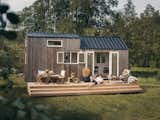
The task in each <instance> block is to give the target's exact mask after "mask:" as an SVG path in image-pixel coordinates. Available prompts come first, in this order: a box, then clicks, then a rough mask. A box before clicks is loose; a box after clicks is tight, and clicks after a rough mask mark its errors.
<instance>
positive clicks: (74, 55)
mask: <svg viewBox="0 0 160 120" xmlns="http://www.w3.org/2000/svg"><path fill="white" fill-rule="evenodd" d="M71 63H77V53H71Z"/></svg>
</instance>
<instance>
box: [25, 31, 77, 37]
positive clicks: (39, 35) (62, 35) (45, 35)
mask: <svg viewBox="0 0 160 120" xmlns="http://www.w3.org/2000/svg"><path fill="white" fill-rule="evenodd" d="M27 36H28V37H35V38H37V37H38V38H39V37H41V38H79V35H76V34H67V33H44V32H28V33H27Z"/></svg>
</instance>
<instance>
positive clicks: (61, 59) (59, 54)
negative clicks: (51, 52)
mask: <svg viewBox="0 0 160 120" xmlns="http://www.w3.org/2000/svg"><path fill="white" fill-rule="evenodd" d="M58 62H59V63H63V53H58Z"/></svg>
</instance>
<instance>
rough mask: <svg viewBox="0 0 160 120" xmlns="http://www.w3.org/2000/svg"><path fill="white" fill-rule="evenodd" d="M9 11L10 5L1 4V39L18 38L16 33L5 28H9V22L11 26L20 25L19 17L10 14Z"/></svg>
mask: <svg viewBox="0 0 160 120" xmlns="http://www.w3.org/2000/svg"><path fill="white" fill-rule="evenodd" d="M8 10H9V6H8V5H6V4H0V37H2V36H4V37H6V38H8V39H15V38H16V37H17V35H16V32H15V31H11V30H10V31H8V30H5V28H6V26H7V20H8V21H9V22H10V23H11V24H18V23H19V17H18V16H17V15H16V14H15V13H13V12H9V11H8ZM5 18H7V20H5Z"/></svg>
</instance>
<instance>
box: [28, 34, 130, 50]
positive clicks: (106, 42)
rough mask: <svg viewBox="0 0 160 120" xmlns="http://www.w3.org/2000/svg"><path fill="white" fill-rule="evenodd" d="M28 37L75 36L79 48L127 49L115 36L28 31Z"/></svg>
mask: <svg viewBox="0 0 160 120" xmlns="http://www.w3.org/2000/svg"><path fill="white" fill-rule="evenodd" d="M27 36H28V37H35V38H37V37H38V38H70V39H71V38H76V39H80V41H81V42H80V48H81V49H99V50H102V49H104V50H127V49H128V47H127V45H126V44H125V42H124V41H123V40H122V39H120V38H119V37H116V36H82V37H80V36H79V35H76V34H67V33H44V32H29V33H27Z"/></svg>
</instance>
